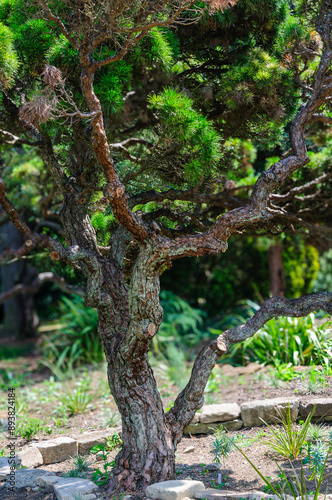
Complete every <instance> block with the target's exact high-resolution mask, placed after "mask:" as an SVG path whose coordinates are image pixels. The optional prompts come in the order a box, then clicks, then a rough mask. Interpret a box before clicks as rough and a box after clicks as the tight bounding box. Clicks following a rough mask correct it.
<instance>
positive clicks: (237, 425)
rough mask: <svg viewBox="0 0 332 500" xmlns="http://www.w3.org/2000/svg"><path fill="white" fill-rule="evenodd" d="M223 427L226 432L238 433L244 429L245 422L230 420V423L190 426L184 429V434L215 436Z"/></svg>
mask: <svg viewBox="0 0 332 500" xmlns="http://www.w3.org/2000/svg"><path fill="white" fill-rule="evenodd" d="M221 425H222V427H223V429H226V431H238V430H239V429H241V428H242V426H243V422H242V420H240V419H236V420H230V421H229V422H218V423H215V424H200V423H199V424H189V425H188V426H187V427H186V428H185V429H184V434H192V435H195V434H213V433H214V432H215V431H216V430H218V429H219V428H220V426H221Z"/></svg>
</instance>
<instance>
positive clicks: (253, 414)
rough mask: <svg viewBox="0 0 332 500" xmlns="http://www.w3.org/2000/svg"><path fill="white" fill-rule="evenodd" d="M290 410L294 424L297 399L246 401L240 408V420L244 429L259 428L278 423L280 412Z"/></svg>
mask: <svg viewBox="0 0 332 500" xmlns="http://www.w3.org/2000/svg"><path fill="white" fill-rule="evenodd" d="M288 407H289V408H290V412H291V419H292V421H293V422H295V420H296V418H297V416H298V412H299V398H275V399H262V400H257V401H248V402H247V403H243V404H242V406H241V418H242V421H243V425H244V427H260V426H262V425H265V424H264V422H266V423H268V424H276V423H278V419H280V410H284V409H286V410H287V409H288Z"/></svg>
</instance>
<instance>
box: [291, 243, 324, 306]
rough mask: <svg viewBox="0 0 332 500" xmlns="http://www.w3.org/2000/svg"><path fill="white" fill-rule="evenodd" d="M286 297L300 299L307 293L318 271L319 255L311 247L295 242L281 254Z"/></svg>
mask: <svg viewBox="0 0 332 500" xmlns="http://www.w3.org/2000/svg"><path fill="white" fill-rule="evenodd" d="M282 261H283V266H284V270H285V282H286V290H287V295H289V296H290V297H300V296H301V295H303V294H306V293H309V291H310V289H311V287H312V284H313V282H314V280H315V278H316V276H317V274H318V271H319V253H318V250H317V249H316V248H315V247H313V246H312V245H304V244H303V242H299V241H295V242H294V244H293V245H290V246H289V247H288V248H287V252H285V251H284V252H283V254H282Z"/></svg>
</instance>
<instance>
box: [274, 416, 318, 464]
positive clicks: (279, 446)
mask: <svg viewBox="0 0 332 500" xmlns="http://www.w3.org/2000/svg"><path fill="white" fill-rule="evenodd" d="M315 408H316V407H314V409H313V410H312V412H311V413H310V415H309V416H308V417H307V419H306V421H305V422H304V424H303V425H302V426H301V427H300V428H299V429H297V428H296V425H295V424H294V423H293V422H292V414H291V409H290V406H288V408H287V409H286V410H284V411H280V412H279V415H280V417H279V418H278V420H279V422H280V423H281V429H279V428H276V427H272V426H271V425H269V424H266V425H267V426H268V428H269V430H270V436H269V439H268V441H267V443H266V444H267V445H268V446H269V447H270V448H271V449H272V450H274V451H276V452H277V453H278V454H279V455H282V456H284V457H286V458H289V459H291V460H292V459H294V458H297V457H298V456H299V455H300V453H301V452H302V450H303V448H304V445H305V442H306V441H305V440H306V435H307V432H308V427H309V424H310V421H311V419H312V417H313V414H314V411H315ZM264 423H266V422H264Z"/></svg>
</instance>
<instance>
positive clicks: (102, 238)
mask: <svg viewBox="0 0 332 500" xmlns="http://www.w3.org/2000/svg"><path fill="white" fill-rule="evenodd" d="M115 222H116V221H115V218H114V215H108V214H105V213H103V212H96V213H94V214H93V216H92V217H91V224H92V225H93V227H94V228H95V230H96V233H97V237H98V241H99V244H100V245H101V246H108V244H109V241H110V238H111V231H110V230H111V229H112V228H113V227H114V224H115Z"/></svg>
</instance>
